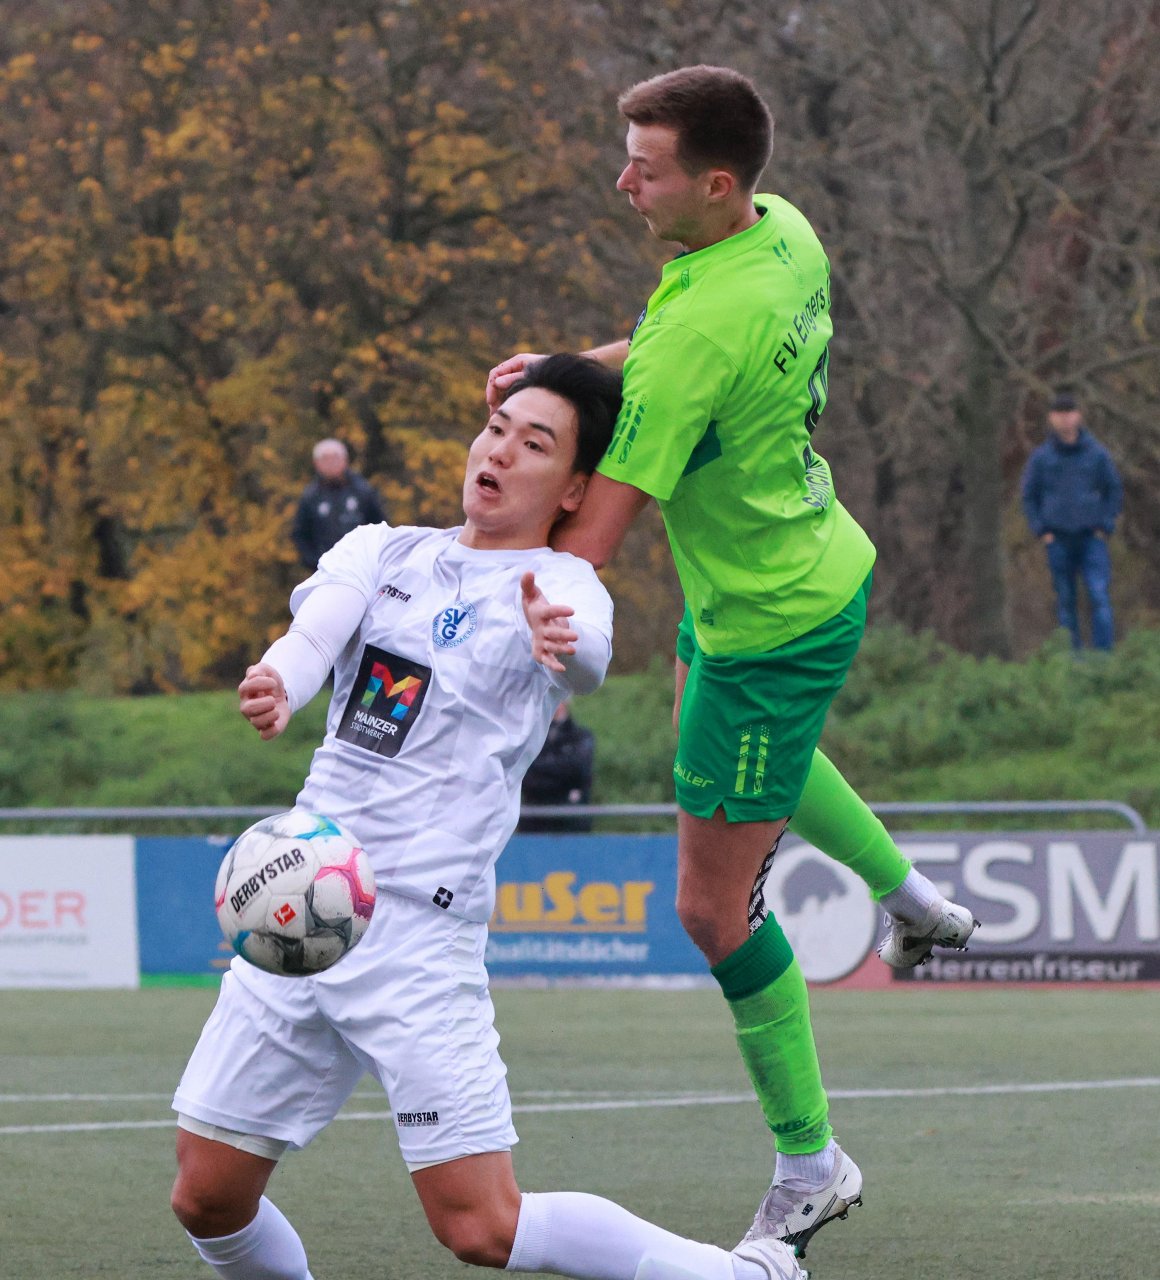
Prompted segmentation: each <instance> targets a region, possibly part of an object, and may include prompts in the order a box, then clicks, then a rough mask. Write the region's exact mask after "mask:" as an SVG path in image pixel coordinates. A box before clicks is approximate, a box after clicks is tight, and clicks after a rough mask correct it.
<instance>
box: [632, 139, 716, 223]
mask: <svg viewBox="0 0 1160 1280" xmlns="http://www.w3.org/2000/svg"><path fill="white" fill-rule="evenodd" d="M626 145H627V147H628V163H627V164H626V165H625V166H624V171H623V172H622V173H621V175H620V177H619V178H617V180H616V189H617V190H618V191H623V192H624V193H625V194H626V195H627V196H628V201H629V203H630V204H631V205H632V207H633V208H634V209H635V210H636V211H637V213H639V214H640V215H641V217H642V218H644V220H645V222H647V223H648V228H649V230H650V231H651V232H652V233H653V235H654V236H656V237H657V239H658V240H676V241H678V242H679V243H681V244H683V245H686V246H689V247H700V241H701V239H702V228H703V224H704V220H705V217H706V214H707V213H708V212H709V209H710V204H709V200H708V193H709V182H710V172H711V171H706V173H703V174H698V175H696V176H690V175H689V174H688V173H687V172H686V171H685V170H684V169H683V168H682V167H681V164H680V161H679V160H678V159H677V133H676V130H675V129H670V128H668V127H667V126H666V125H660V124H644V125H641V124H630V125H629V126H628V139H627V143H626Z"/></svg>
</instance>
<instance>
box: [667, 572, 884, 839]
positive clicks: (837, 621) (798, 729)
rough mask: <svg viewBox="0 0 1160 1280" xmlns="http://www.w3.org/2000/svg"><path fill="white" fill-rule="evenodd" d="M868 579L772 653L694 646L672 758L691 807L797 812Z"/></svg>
mask: <svg viewBox="0 0 1160 1280" xmlns="http://www.w3.org/2000/svg"><path fill="white" fill-rule="evenodd" d="M870 584H871V578H870V577H869V576H868V577H867V578H866V580H865V582H864V583H863V584H862V586H861V588H860V589H859V590H858V591H857V592H856V594H855V595H854V597H853V599H851V600H850V602H849V603H848V604H847V605H846V607H845V608H844V609H842V610H841V611H840V612H839V613H837V614H836V615H835V616H834V617H833V618H831V619H829V620H828V621H827V622H823V623H822V624H821V625H820V626H817V627H815V628H814V629H813V630H812V631H809V632H807V633H806V634H805V635H804V636H799V637H798V638H797V639H796V640H791V641H789V642H788V643H786V644H783V645H779V646H778V647H777V648H776V649H770V650H769V651H768V652H766V653H758V654H744V655H738V656H732V655H721V654H714V655H710V654H706V653H704V652H703V651H702V650H701V649H700V648H699V647H696V648H695V649H694V651H693V654H692V661H691V662H690V663H689V674H688V679H687V681H686V683H685V688H684V693H683V696H682V699H681V716H680V742H679V745H678V747H677V755H676V760H675V761H674V763H673V780H674V785H675V790H676V799H677V803H678V805H679V806H680V807H681V808H682V809H683V810H684V811H685V812H686V813H688V814H691V815H692V816H693V817H696V818H711V817H712V816H713V815H714V814H715V813H716V812H717V811H718V810H719V809H720V810H722V811H723V812H724V814H725V818H726V820H727V821H728V822H768V821H776V820H778V819H781V818H788V817H790V816H792V814H793V812H794V810H795V809H796V808H797V806H798V803H799V801H800V800H801V796H802V791H803V790H804V788H805V784H806V778H807V777H808V776H809V772H810V767H811V765H812V763H813V755H814V750H815V748H816V747H817V745H818V740H819V739H820V738H821V736H822V729H823V727H824V725H825V720H826V715H827V713H828V711H829V709H830V703H831V702H832V701H833V699H834V696H835V695H836V694H837V692H838V690H839V689H840V688H841V687H842V685H843V684H844V683H845V680H846V674H847V672H848V671H849V669H850V664H851V663H852V662H853V660H854V655H855V654H856V653H857V652H858V645H859V644H860V643H861V640H862V634H863V632H864V631H865V628H866V608H867V603H868V600H869V595H870ZM694 643H695V642H694Z"/></svg>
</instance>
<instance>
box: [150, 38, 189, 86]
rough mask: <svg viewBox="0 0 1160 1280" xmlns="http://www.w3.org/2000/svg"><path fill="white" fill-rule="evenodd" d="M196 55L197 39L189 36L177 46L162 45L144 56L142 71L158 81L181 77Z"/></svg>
mask: <svg viewBox="0 0 1160 1280" xmlns="http://www.w3.org/2000/svg"><path fill="white" fill-rule="evenodd" d="M196 53H197V39H196V37H194V36H187V37H186V38H185V39H184V40H181V41H179V42H178V43H177V44H162V45H159V46H158V47H157V49H156V51H155V52H152V53H146V54H144V55H143V56H142V58H141V69H142V70H143V71H144V72H145V74H146V75H148V76H152V77H153V78H154V79H156V80H165V79H168V78H169V77H171V76H178V75H181V73H182V72H183V71H185V70H186V66H187V64H188V63H189V61H190V60H191V59H192V58H193V56H194V54H196Z"/></svg>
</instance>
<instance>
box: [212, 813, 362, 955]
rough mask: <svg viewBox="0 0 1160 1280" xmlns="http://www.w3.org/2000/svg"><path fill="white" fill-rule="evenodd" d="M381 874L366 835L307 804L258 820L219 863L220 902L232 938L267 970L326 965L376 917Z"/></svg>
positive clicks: (243, 952) (219, 915)
mask: <svg viewBox="0 0 1160 1280" xmlns="http://www.w3.org/2000/svg"><path fill="white" fill-rule="evenodd" d="M374 906H375V878H374V874H373V872H372V871H371V864H370V859H369V858H368V857H367V855H366V853H365V852H364V851H363V849H362V848H361V846H360V845H359V842H358V839H357V838H356V837H355V836H354V835H352V834H351V832H350V831H348V830H347V829H346V828H345V827H344V826H343V825H342V824H341V823H339V822H335V820H334V819H333V818H324V817H320V816H319V815H317V814H313V813H307V812H306V811H305V810H302V809H291V810H290V812H289V813H278V814H275V815H274V816H273V817H269V818H263V819H262V820H261V821H260V822H256V823H254V825H253V826H252V827H250V828H249V829H248V830H246V831H243V832H242V834H241V835H240V836H239V837H238V838H237V839H236V840H235V841H234V843H233V844H232V845H231V846H230V849H229V851H228V852H227V853H226V856H225V857H224V858H223V859H222V865H221V868H220V870H219V871H218V876H217V884H216V886H215V888H214V909H215V910H216V911H217V918H218V923H219V924H220V925H221V928H222V933H224V934H225V936H226V941H227V942H229V944H230V945H231V946H232V947H233V949H234V950H235V951H236V952H237V953H238V955H240V956H242V957H243V958H244V959H246V960H248V961H249V962H250V963H251V964H253V965H256V966H257V967H258V968H259V969H265V970H266V972H267V973H277V974H283V975H286V976H301V975H304V974H311V973H322V972H323V970H325V969H329V968H330V967H331V965H333V964H336V963H337V962H338V961H339V960H341V959H342V957H343V956H344V955H346V953H347V952H348V951H349V950H350V949H351V948H352V947H354V946H355V945H356V944H357V943H358V941H359V939H360V938H361V937H362V936H363V934H364V933H365V932H366V929H367V925H368V924H370V919H371V913H372V912H373V911H374Z"/></svg>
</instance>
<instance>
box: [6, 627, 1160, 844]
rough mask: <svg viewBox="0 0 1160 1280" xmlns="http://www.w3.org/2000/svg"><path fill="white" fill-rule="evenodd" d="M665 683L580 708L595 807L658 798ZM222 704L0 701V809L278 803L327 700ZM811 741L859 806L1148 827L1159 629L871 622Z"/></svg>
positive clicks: (1154, 820)
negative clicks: (593, 772) (975, 633)
mask: <svg viewBox="0 0 1160 1280" xmlns="http://www.w3.org/2000/svg"><path fill="white" fill-rule="evenodd" d="M671 686H672V676H671V672H670V670H669V669H668V667H667V666H666V665H664V664H661V663H657V664H655V665H654V666H653V667H652V668H650V669H649V670H648V671H647V672H644V673H642V674H639V675H624V676H616V677H613V678H611V679H610V680H609V681H608V682H607V684H606V685H605V686H604V688H603V689H601V690H600V691H599V692H598V693H596V694H594V695H592V696H591V697H589V698H584V699H579V700H578V701H577V703H576V706H575V711H576V715H577V718H578V719H580V720H582V721H583V722H585V723H587V724H588V725H590V726H591V727H592V729H593V730H594V731H595V733H596V737H597V782H596V799H597V800H599V801H602V802H606V803H612V802H646V801H666V800H671V799H672V789H671V778H670V766H671V758H672V749H673V740H674V739H673V731H672V726H671V711H672V687H671ZM235 708H236V699H235V698H234V696H233V694H231V693H210V694H190V695H182V696H173V697H153V698H106V699H98V698H89V697H84V696H81V695H78V694H67V693H66V694H48V693H37V694H31V693H30V694H10V695H7V696H4V697H0V805H3V806H6V807H11V806H28V805H54V806H64V805H170V804H172V805H179V804H186V805H188V804H201V805H229V804H270V805H281V804H289V803H290V801H291V800H292V799H293V796H294V794H295V792H296V791H297V789H298V786H299V785H300V783H301V780H302V778H303V776H304V774H305V771H306V769H307V767H308V765H309V762H310V755H311V752H312V750H313V748H314V746H315V744H316V743H317V741H318V739H319V738H320V736H321V734H322V729H323V724H324V721H325V711H326V698H325V697H324V696H320V697H319V698H317V699H316V700H315V702H314V703H313V704H312V705H311V706H310V707H308V708H306V709H305V711H303V712H302V713H301V714H300V715H298V716H296V717H295V719H294V721H293V722H292V723H291V727H290V729H289V730H288V732H287V734H286V735H285V736H284V737H283V738H282V739H281V740H280V741H278V742H275V743H264V742H262V741H260V740H259V738H258V737H257V735H256V734H255V733H254V732H253V731H252V730H251V729H249V727H248V726H247V725H245V724H244V723H243V722H242V720H241V718H240V717H239V716H238V714H237V712H236V709H235ZM823 746H824V747H825V749H826V750H827V751H828V752H829V754H830V755H831V756H832V757H833V759H834V760H835V761H836V762H837V763H838V764H839V766H840V767H841V768H842V769H844V770H845V771H846V773H847V775H848V776H849V777H850V779H851V781H852V782H854V784H855V785H856V786H857V787H858V788H859V789H860V790H861V791H862V792H863V794H865V795H866V796H867V797H868V798H871V799H877V800H898V799H922V800H966V799H1061V798H1067V799H1084V798H1087V799H1092V798H1098V799H1111V800H1119V801H1124V802H1126V803H1128V804H1131V805H1133V806H1135V807H1136V808H1137V809H1139V810H1140V811H1141V812H1142V813H1143V814H1144V816H1145V817H1146V818H1147V819H1148V821H1149V823H1150V824H1151V825H1154V826H1160V633H1158V632H1156V631H1138V632H1135V633H1133V634H1132V635H1130V636H1128V637H1127V639H1126V640H1125V641H1124V642H1123V643H1122V644H1121V645H1120V647H1119V648H1118V649H1117V650H1116V651H1115V652H1114V653H1112V654H1110V655H1085V656H1084V657H1081V658H1076V657H1075V656H1073V655H1072V653H1071V652H1070V651H1069V650H1067V649H1066V648H1064V647H1062V646H1060V645H1058V644H1054V643H1053V644H1052V645H1049V646H1048V647H1046V648H1044V649H1043V650H1042V651H1041V652H1040V653H1038V654H1036V655H1035V656H1033V657H1032V658H1030V659H1028V660H1026V661H1024V662H1018V663H1015V662H999V661H996V660H994V659H986V660H978V659H975V658H971V657H967V656H965V655H963V654H960V653H957V652H956V651H954V650H952V649H949V648H947V647H946V646H943V645H940V644H939V643H937V642H936V641H935V640H933V639H931V638H930V637H928V636H920V637H913V636H908V635H906V634H905V633H903V632H902V631H899V630H895V629H892V628H886V627H882V628H877V629H875V630H873V631H872V632H871V633H870V634H869V635H868V636H867V637H866V641H865V643H864V645H863V647H862V652H861V653H860V654H859V656H858V659H857V661H856V663H855V665H854V670H853V672H852V673H851V676H850V679H849V681H848V683H847V685H846V688H845V689H844V690H843V691H842V693H841V694H840V695H839V697H838V699H837V700H836V702H835V703H834V707H833V710H832V712H831V714H830V719H829V722H828V724H827V727H826V733H825V737H824V739H823Z"/></svg>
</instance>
